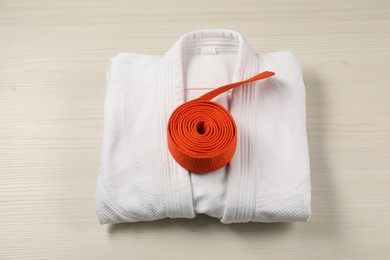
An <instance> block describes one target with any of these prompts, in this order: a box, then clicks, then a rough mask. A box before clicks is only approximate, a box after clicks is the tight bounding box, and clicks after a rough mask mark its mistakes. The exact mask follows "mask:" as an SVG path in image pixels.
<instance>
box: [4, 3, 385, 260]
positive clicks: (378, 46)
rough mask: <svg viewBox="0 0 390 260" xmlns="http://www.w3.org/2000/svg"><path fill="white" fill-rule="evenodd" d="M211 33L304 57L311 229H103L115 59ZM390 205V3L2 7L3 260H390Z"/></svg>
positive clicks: (166, 223)
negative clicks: (106, 115)
mask: <svg viewBox="0 0 390 260" xmlns="http://www.w3.org/2000/svg"><path fill="white" fill-rule="evenodd" d="M207 28H226V29H233V30H237V31H239V32H241V33H242V34H243V35H244V37H245V38H246V39H247V41H248V42H249V44H250V45H251V46H252V48H253V49H254V50H255V51H256V52H260V53H261V52H271V51H278V50H287V49H289V50H292V51H294V52H295V54H296V55H297V57H298V59H299V61H300V63H301V65H302V69H303V75H304V80H305V84H306V89H307V115H308V121H307V127H308V136H309V144H310V156H311V158H310V160H311V171H312V172H311V174H312V175H311V176H312V189H313V193H312V197H313V198H312V210H313V215H312V220H311V222H309V223H290V224H289V223H284V224H261V223H250V224H236V225H223V224H220V222H219V221H218V220H216V219H212V218H209V217H207V216H198V217H197V218H195V219H190V220H178V219H166V220H160V221H156V222H151V223H136V224H119V225H111V226H110V225H103V226H100V225H99V224H98V221H97V218H96V215H95V208H94V195H95V194H94V193H95V182H96V176H97V173H98V168H99V161H100V149H101V140H102V126H103V101H104V94H105V66H106V62H107V60H108V59H109V58H110V57H112V56H113V55H115V54H116V53H118V52H123V51H127V52H136V53H149V54H163V53H164V52H165V51H166V50H167V49H168V48H169V47H170V46H171V45H172V44H173V43H174V42H175V41H176V39H177V38H178V37H179V36H181V35H182V34H183V33H185V32H188V31H192V30H196V29H207ZM389 201H390V2H389V1H388V0H383V1H377V0H367V1H345V0H343V1H331V0H322V1H309V0H305V1H304V0H301V1H289V0H273V1H255V0H252V1H248V0H246V1H222V0H217V1H206V0H194V1H179V0H166V1H159V0H143V1H140V0H139V1H125V0H115V1H108V0H106V1H103V0H94V1H80V0H67V1H59V0H55V1H49V0H36V1H32V0H29V1H28V0H24V1H19V0H0V259H345V258H347V259H390V202H389Z"/></svg>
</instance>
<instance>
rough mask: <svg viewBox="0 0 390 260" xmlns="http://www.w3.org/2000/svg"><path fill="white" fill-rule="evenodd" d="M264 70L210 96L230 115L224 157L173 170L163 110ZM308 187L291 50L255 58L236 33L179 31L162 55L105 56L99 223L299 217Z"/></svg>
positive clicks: (298, 82)
mask: <svg viewBox="0 0 390 260" xmlns="http://www.w3.org/2000/svg"><path fill="white" fill-rule="evenodd" d="M265 70H268V71H274V72H275V73H276V75H275V76H273V77H271V78H268V79H265V80H261V81H257V82H253V83H249V84H246V85H243V86H241V87H238V88H235V89H233V90H231V91H228V92H226V93H224V94H222V95H220V96H218V97H217V98H215V99H214V100H213V101H215V102H217V103H219V104H221V105H223V106H224V107H226V108H227V109H228V110H229V111H230V113H231V114H232V116H233V118H234V120H235V121H236V125H237V131H238V133H237V134H238V136H237V137H238V138H237V141H238V142H237V149H236V152H235V154H234V156H233V159H232V160H231V162H230V163H229V164H228V165H226V166H225V167H223V168H221V169H220V170H217V171H215V172H212V173H209V174H204V175H199V174H194V173H191V172H189V171H187V170H186V169H184V168H183V167H181V166H180V165H179V164H178V163H177V162H176V161H175V160H174V158H173V157H172V156H171V154H170V152H169V150H168V147H167V133H166V126H167V122H168V119H169V116H170V115H171V113H172V112H173V110H174V109H175V108H176V107H178V106H179V105H181V104H183V103H184V102H186V101H189V100H191V99H194V98H196V97H198V96H200V95H202V94H204V93H206V92H208V91H210V90H211V89H213V88H216V87H219V86H221V85H224V84H228V83H231V82H236V81H241V80H244V79H247V78H250V77H252V76H254V75H256V74H258V73H260V72H262V71H265ZM310 189H311V185H310V170H309V153H308V144H307V136H306V111H305V87H304V83H303V80H302V74H301V70H300V66H299V64H298V62H297V60H296V58H295V57H294V55H293V53H292V52H290V51H281V52H273V53H267V54H256V53H254V52H253V51H252V50H251V48H250V47H249V46H248V44H247V43H246V41H245V40H244V38H243V37H242V36H241V34H240V33H238V32H235V31H231V30H203V31H194V32H189V33H187V34H185V35H183V36H182V37H180V38H179V39H178V40H177V42H176V43H175V44H174V45H173V46H172V47H171V48H170V49H169V50H168V51H167V52H166V53H165V54H164V55H163V56H154V55H144V54H133V53H121V54H118V55H116V56H115V57H113V58H112V59H111V60H110V61H109V63H108V67H107V93H106V99H105V114H104V137H103V146H102V158H101V168H100V173H99V176H98V180H97V191H96V211H97V215H98V218H99V221H100V223H101V224H106V223H120V222H136V221H151V220H156V219H162V218H167V217H168V218H193V217H195V216H196V214H201V213H202V214H207V215H209V216H212V217H215V218H219V219H220V220H221V222H222V223H237V222H250V221H252V222H289V221H307V220H308V219H309V218H310V212H311V211H310V197H311V193H310Z"/></svg>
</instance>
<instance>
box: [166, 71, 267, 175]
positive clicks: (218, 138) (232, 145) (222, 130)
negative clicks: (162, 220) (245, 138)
mask: <svg viewBox="0 0 390 260" xmlns="http://www.w3.org/2000/svg"><path fill="white" fill-rule="evenodd" d="M273 75H275V73H274V72H271V71H264V72H262V73H260V74H258V75H256V76H254V77H252V78H250V79H247V80H244V81H240V82H235V83H232V84H228V85H225V86H222V87H219V88H216V89H214V90H212V91H210V92H208V93H206V94H204V95H202V96H200V97H198V98H196V99H194V100H191V101H189V102H186V103H184V104H182V105H181V106H179V107H177V108H176V109H175V111H173V113H172V115H171V117H170V118H169V121H168V128H167V133H168V148H169V151H170V152H171V154H172V156H173V158H175V160H176V161H177V162H178V163H179V164H180V165H181V166H183V167H184V168H186V169H187V170H189V171H191V172H194V173H208V172H212V171H215V170H218V169H219V168H221V167H223V166H225V165H226V164H228V163H229V162H230V160H231V159H232V157H233V155H234V152H235V150H236V144H237V128H236V123H235V122H234V119H233V117H232V116H231V115H230V113H229V111H227V110H226V109H225V108H224V107H223V106H221V105H219V104H217V103H215V102H212V101H210V100H211V99H213V98H215V97H216V96H218V95H219V94H222V93H223V92H225V91H227V90H229V89H232V88H235V87H238V86H240V85H242V84H245V83H249V82H252V81H256V80H260V79H265V78H268V77H271V76H273Z"/></svg>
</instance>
